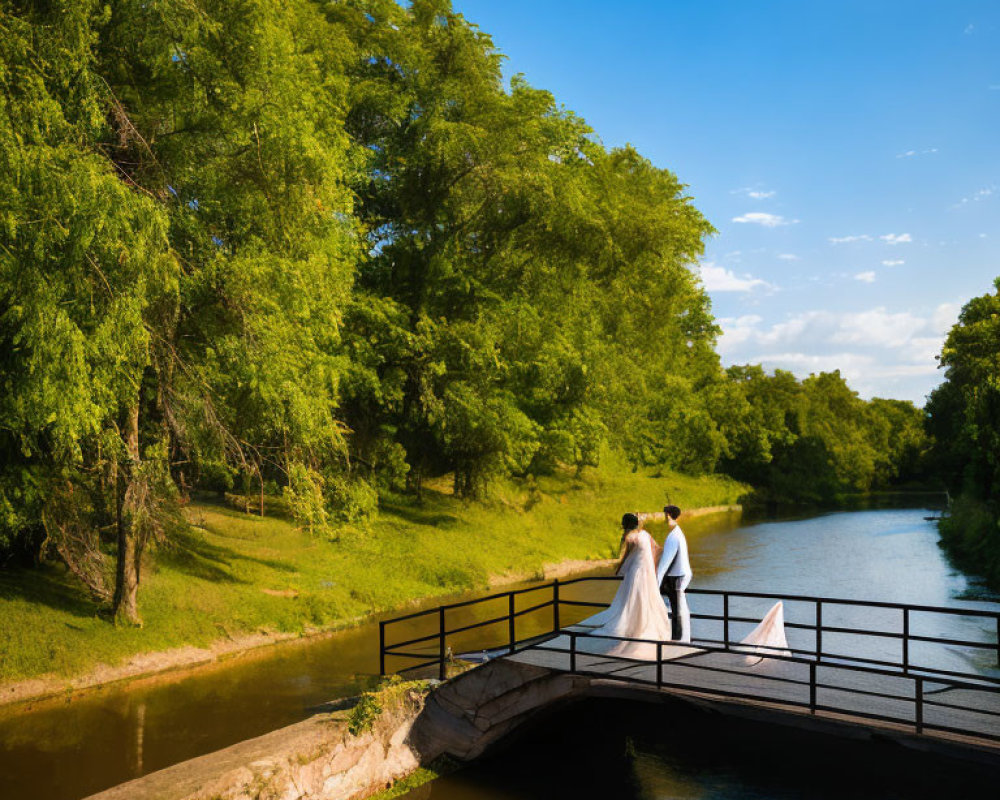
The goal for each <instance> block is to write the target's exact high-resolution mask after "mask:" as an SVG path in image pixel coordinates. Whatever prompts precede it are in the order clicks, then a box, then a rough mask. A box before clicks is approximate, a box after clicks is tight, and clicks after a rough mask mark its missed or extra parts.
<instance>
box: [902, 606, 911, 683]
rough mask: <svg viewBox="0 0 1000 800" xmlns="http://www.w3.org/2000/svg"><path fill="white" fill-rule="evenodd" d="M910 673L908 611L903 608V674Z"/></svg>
mask: <svg viewBox="0 0 1000 800" xmlns="http://www.w3.org/2000/svg"><path fill="white" fill-rule="evenodd" d="M909 671H910V609H909V607H908V606H903V672H909Z"/></svg>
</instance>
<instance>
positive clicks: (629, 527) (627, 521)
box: [622, 512, 639, 531]
mask: <svg viewBox="0 0 1000 800" xmlns="http://www.w3.org/2000/svg"><path fill="white" fill-rule="evenodd" d="M622 527H623V528H624V529H625V530H626V531H634V530H635V529H636V528H638V527H639V517H637V516H636V515H635V514H633V513H631V512H629V513H628V514H625V515H623V516H622Z"/></svg>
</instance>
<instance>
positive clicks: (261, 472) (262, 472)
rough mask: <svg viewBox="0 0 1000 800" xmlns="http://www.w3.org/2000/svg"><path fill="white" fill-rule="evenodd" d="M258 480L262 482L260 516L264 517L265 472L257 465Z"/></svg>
mask: <svg viewBox="0 0 1000 800" xmlns="http://www.w3.org/2000/svg"><path fill="white" fill-rule="evenodd" d="M257 480H258V481H260V515H261V516H262V517H263V516H264V471H263V470H262V469H261V468H260V464H258V465H257Z"/></svg>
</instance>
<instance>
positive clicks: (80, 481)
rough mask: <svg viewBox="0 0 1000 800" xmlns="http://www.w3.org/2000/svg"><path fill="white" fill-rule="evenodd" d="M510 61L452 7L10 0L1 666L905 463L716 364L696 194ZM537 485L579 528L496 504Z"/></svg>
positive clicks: (308, 615)
mask: <svg viewBox="0 0 1000 800" xmlns="http://www.w3.org/2000/svg"><path fill="white" fill-rule="evenodd" d="M501 65H502V55H501V54H500V53H499V52H497V50H496V49H495V48H494V47H493V44H492V42H491V40H490V38H489V36H488V35H487V34H486V33H484V32H482V31H481V30H479V29H478V28H477V27H476V26H474V25H472V24H470V23H469V22H467V21H466V20H465V19H464V18H463V17H462V16H460V15H458V14H455V13H454V12H453V11H452V9H451V7H450V4H449V3H448V2H447V0H414V2H412V3H409V4H408V5H406V6H405V7H404V6H402V5H399V4H397V3H395V2H391V0H341V1H340V2H333V1H332V0H331V2H316V1H314V0H242V2H239V3H233V2H228V1H226V2H224V1H223V0H141V1H140V0H107V1H105V2H97V1H96V0H53V1H52V2H47V3H35V2H22V3H13V4H5V5H4V6H3V9H2V10H0V87H2V90H3V91H2V92H0V386H2V387H3V388H2V391H0V564H2V567H0V586H2V587H3V589H2V591H3V597H2V598H0V602H2V603H3V605H4V608H3V611H4V612H7V613H4V614H3V615H2V619H3V623H2V628H0V642H2V643H3V644H2V646H3V647H5V648H6V650H5V658H4V662H3V667H2V669H3V670H4V674H5V675H7V676H8V677H13V676H19V675H30V674H35V673H36V672H38V671H39V670H41V669H43V667H44V666H45V663H46V659H48V665H49V666H50V667H53V668H55V669H59V670H64V671H68V670H73V669H79V668H82V667H84V666H85V665H86V664H87V663H91V662H93V661H94V660H95V659H98V658H105V659H108V660H112V661H113V660H114V659H116V658H121V657H123V656H124V655H125V654H127V653H131V652H137V651H140V650H144V649H151V648H162V647H167V646H172V645H174V644H178V643H182V642H205V641H207V640H208V639H210V638H212V637H215V636H218V635H220V630H219V627H217V625H216V623H218V625H221V626H223V628H224V631H223V632H225V631H227V630H229V629H228V628H226V627H225V626H228V625H232V626H233V627H234V628H235V629H236V630H251V629H253V628H254V626H257V625H273V626H277V627H279V628H283V629H284V628H288V627H292V628H294V627H295V626H301V625H306V624H326V623H327V622H329V621H331V620H333V619H342V618H345V617H348V616H351V615H353V614H356V613H361V612H363V611H366V610H370V609H372V608H375V607H384V606H385V605H387V604H391V603H393V602H396V601H399V600H403V599H407V598H409V597H413V596H417V595H419V594H421V593H428V592H435V591H441V590H450V589H457V588H465V587H468V586H471V585H477V584H481V583H482V582H483V581H484V580H485V576H486V575H487V574H489V573H491V572H503V571H506V570H510V569H515V570H518V569H525V568H530V567H532V566H534V565H537V564H538V563H540V561H541V559H543V558H559V557H564V558H565V557H585V556H588V555H591V554H593V553H600V554H605V550H606V547H607V545H606V544H602V545H600V546H598V539H600V541H602V542H606V539H604V538H601V537H605V536H606V533H605V531H606V525H607V520H609V519H614V518H616V517H617V515H618V514H620V513H621V510H622V507H623V505H626V506H634V505H635V504H636V503H637V502H638V501H639V500H643V499H644V498H645V499H648V501H649V503H648V504H649V505H650V506H651V507H658V506H660V505H662V501H663V487H664V486H665V485H668V484H670V482H671V481H677V482H679V484H683V485H689V486H690V487H693V486H697V485H703V486H705V487H711V486H713V485H717V486H718V491H717V492H716V491H715V490H706V492H707V494H712V495H713V496H712V497H711V498H707V497H704V498H702V497H699V496H698V492H697V491H694V490H693V489H690V488H689V489H685V490H684V491H678V492H677V493H676V494H675V495H674V500H675V501H677V502H682V503H684V504H685V505H688V506H691V505H703V504H706V503H707V504H713V503H715V502H717V501H719V500H732V499H734V497H733V496H732V494H733V486H734V485H735V484H733V483H732V482H731V481H726V480H724V479H721V478H713V477H711V476H712V475H713V474H717V473H724V474H727V475H730V476H732V477H733V478H734V479H736V480H739V481H742V482H744V483H747V484H751V485H753V486H754V487H755V488H756V489H757V491H758V493H759V494H760V495H761V496H763V497H765V498H770V499H782V500H787V499H792V500H799V501H810V502H815V501H831V500H834V499H836V498H837V497H838V496H839V495H841V494H843V493H848V492H863V491H867V490H870V489H873V488H884V487H886V486H892V485H899V484H903V483H909V482H914V481H926V480H927V478H928V473H927V461H926V454H927V451H928V448H929V447H930V446H931V445H930V439H929V437H928V434H927V432H926V430H925V427H924V414H923V411H922V410H921V409H918V408H916V407H915V406H914V405H913V404H911V403H905V402H901V401H894V400H880V399H875V400H871V401H864V400H862V399H860V398H859V397H858V396H857V394H856V393H855V392H853V391H852V390H851V389H850V388H849V387H848V385H847V384H846V382H845V381H844V379H843V378H842V377H841V375H840V374H839V373H838V372H832V373H822V374H819V375H814V376H811V377H809V378H807V379H805V380H798V379H797V378H795V376H793V375H792V374H791V373H787V372H782V371H780V370H779V371H777V372H775V373H773V374H768V373H766V372H765V371H764V370H763V369H761V368H760V367H759V366H755V365H745V366H735V367H730V368H728V369H724V368H723V367H722V366H721V364H720V360H719V357H718V355H717V353H716V350H715V343H716V339H717V337H718V335H719V333H720V330H719V328H718V326H717V325H716V323H715V320H714V318H713V316H712V314H711V306H710V303H709V299H708V296H707V295H706V293H705V291H704V288H703V286H702V285H701V282H700V280H699V278H698V271H697V259H698V257H699V256H700V255H701V254H702V252H703V247H704V241H705V239H706V238H707V237H708V236H710V235H711V234H712V233H713V228H712V226H711V224H710V223H709V221H708V220H706V219H705V218H704V217H703V216H702V214H701V213H700V212H699V211H698V210H697V208H696V207H695V206H694V203H693V198H691V197H690V196H689V195H688V193H687V192H686V187H685V186H684V184H682V183H681V182H680V180H679V179H678V178H677V176H676V175H675V174H674V173H672V172H671V171H669V170H667V169H662V168H658V167H655V166H654V165H653V164H651V163H650V162H649V161H648V160H647V159H645V158H643V157H642V156H641V155H640V154H639V153H637V152H636V151H635V150H634V149H633V148H631V147H624V148H612V149H609V148H606V147H605V146H604V145H603V144H602V143H601V142H600V140H599V138H598V137H597V136H596V135H595V133H594V132H593V131H591V129H590V128H589V127H588V126H587V125H586V123H585V122H584V121H583V120H582V119H581V118H580V117H579V116H577V115H576V114H574V113H572V112H571V111H569V110H567V109H565V108H563V107H562V106H561V105H559V104H558V102H557V101H556V99H555V98H554V97H553V96H552V95H551V94H549V93H548V92H546V91H543V90H540V89H537V88H534V87H532V86H531V85H530V84H529V83H528V82H527V81H526V80H525V79H524V78H523V77H522V76H515V77H514V78H513V79H512V80H511V81H510V83H509V85H504V83H503V80H502V74H501ZM612 468H614V469H617V470H619V471H620V472H622V473H623V474H624V475H626V476H633V477H634V476H638V477H635V480H636V481H638V482H639V483H642V481H645V480H646V478H645V477H643V476H648V475H651V474H653V473H655V472H660V473H662V474H663V475H666V476H670V477H669V478H665V479H661V482H660V488H659V489H658V490H657V491H656V492H653V491H652V490H649V491H648V492H647V490H646V489H642V488H640V487H639V486H638V484H637V485H636V486H632V485H630V484H628V483H627V481H626V482H625V483H622V484H621V485H620V486H619V488H624V489H627V491H622V492H619V493H617V494H615V493H608V494H607V495H606V496H605V495H604V494H602V493H601V492H600V491H598V490H597V488H596V487H597V486H598V485H600V482H601V481H605V482H608V481H612V479H611V478H610V477H609V475H610V470H611V469H612ZM631 470H636V472H635V473H634V474H633V473H632V472H631ZM697 476H708V477H702V478H699V477H697ZM441 480H446V481H448V482H449V484H450V496H449V498H448V499H443V498H442V497H441V495H440V493H439V492H438V491H436V490H435V491H431V490H430V489H429V488H428V487H429V486H431V487H434V486H438V483H439V482H440V481H441ZM622 480H623V481H625V480H626V479H625V478H622ZM629 480H631V478H629ZM699 480H700V481H704V482H706V483H703V484H698V483H697V482H698V481H699ZM594 481H597V483H594ZM686 481H694V483H692V484H685V483H684V482H686ZM559 482H568V483H569V484H573V482H580V483H581V485H583V486H587V487H589V488H588V489H586V490H581V491H583V492H584V494H586V492H590V495H589V499H587V500H586V502H583V497H584V496H583V495H575V496H573V497H574V502H576V501H577V500H580V501H581V505H580V509H582V510H579V511H578V510H577V509H576V508H574V514H578V515H579V516H577V517H575V520H576V522H577V524H576V525H575V526H574V527H573V528H572V534H571V533H570V528H565V529H563V528H560V527H559V524H556V523H553V522H552V521H551V520H548V521H547V522H546V524H545V526H540V527H538V528H534V529H532V528H531V527H530V526H529V527H527V528H524V527H518V526H519V525H521V523H520V522H518V523H517V524H516V525H515V524H514V523H508V522H506V521H505V520H507V519H508V517H507V516H505V515H507V514H508V510H506V507H505V506H504V504H503V499H504V498H505V497H506V498H508V499H509V498H510V497H511V496H514V495H518V494H524V495H525V496H526V497H528V495H530V498H529V499H528V500H525V501H524V502H527V503H528V504H529V505H530V504H531V503H532V502H535V501H536V500H538V499H539V498H544V497H546V496H547V495H546V490H545V489H544V488H539V487H545V486H550V487H551V486H552V485H556V484H558V483H559ZM642 485H644V486H645V485H646V484H642ZM515 486H516V487H520V488H518V489H516V490H515V489H512V488H511V487H515ZM531 487H535V488H531ZM198 492H216V493H220V492H228V493H229V494H231V495H232V494H235V495H238V496H239V497H241V498H242V501H241V502H242V504H243V506H244V508H245V509H246V510H247V512H248V514H249V513H250V512H254V513H256V514H257V515H258V517H260V516H263V515H264V514H265V513H268V512H267V505H268V500H267V498H268V497H273V496H280V497H281V498H282V500H283V503H284V504H285V507H287V509H288V511H289V513H290V514H291V517H292V519H293V520H294V526H295V527H294V528H293V527H291V526H289V525H288V524H286V522H285V521H283V520H279V519H274V518H272V517H270V516H267V517H265V518H264V519H259V518H258V519H253V518H252V517H251V516H246V517H240V516H239V515H237V514H235V513H234V512H232V511H222V510H219V509H217V508H211V507H208V506H199V505H197V504H194V505H188V506H187V508H188V510H184V506H185V504H187V503H189V501H190V498H191V497H192V496H195V497H197V496H198V494H197V493H198ZM512 492H513V495H512ZM685 492H688V493H687V494H685ZM713 493H714V494H713ZM654 495H655V496H654ZM612 500H613V501H614V502H612ZM484 501H485V504H484ZM512 502H513V503H514V505H515V506H520V507H522V508H523V505H524V502H522V500H515V501H512ZM442 503H444V504H446V506H447V509H448V510H447V511H446V512H442V511H440V510H439V505H440V504H442ZM477 503H478V504H479V505H477ZM588 503H589V505H588ZM545 508H546V505H545V503H543V502H540V503H539V505H538V509H534V510H532V511H531V512H530V513H529V514H527V515H526V516H525V517H524V518H526V519H532V520H535V519H543V518H544V514H545V512H544V509H545ZM598 512H600V513H598ZM438 514H440V515H443V516H440V517H435V515H438ZM415 518H417V519H424V520H430V521H432V522H433V520H435V519H438V520H439V522H440V523H441V524H429V525H427V526H425V527H422V528H421V529H420V530H421V531H422V533H420V535H411V534H412V531H411V530H410V528H411V527H412V525H414V524H416V523H414V522H413V521H412V520H413V519H415ZM452 518H454V519H455V520H456V521H455V522H454V523H452V521H451V520H452ZM516 518H517V519H522V517H516ZM571 518H572V517H571ZM512 519H513V518H512ZM199 520H204V523H205V524H204V525H203V526H202V527H198V521H199ZM192 521H194V523H195V526H194V527H192ZM550 523H552V524H550ZM584 528H587V530H584ZM473 530H476V531H478V534H479V535H476V536H475V538H474V539H473V538H472V536H465V534H464V533H463V532H470V531H473ZM516 531H521V533H517V532H516ZM560 531H563V532H562V533H560ZM526 532H529V533H531V535H530V536H529V535H527V533H526ZM213 537H215V538H213ZM257 537H260V538H261V539H263V540H265V541H268V540H270V541H272V544H271V545H270V547H271V551H268V548H267V547H264V548H263V549H260V550H258V551H257V552H255V553H254V554H252V555H246V556H244V555H241V553H242V551H241V549H240V548H242V547H244V546H246V547H249V548H250V549H251V550H253V548H254V547H255V545H253V544H252V542H253V541H254V540H255V539H256V538H257ZM463 537H464V538H463ZM611 538H614V537H611ZM473 541H474V544H475V546H470V542H473ZM281 542H284V543H285V544H281ZM289 542H297V543H298V544H295V545H288V543H289ZM286 545H288V547H289V551H288V552H286V553H285V554H284V555H282V554H281V552H280V551H282V550H283V549H284V548H285V546H286ZM484 545H485V546H484ZM274 550H277V551H279V552H278V556H277V557H276V556H275V553H274V552H273V551H274ZM292 551H295V552H294V553H292ZM400 553H405V554H406V557H405V559H404V560H402V561H401V557H400V555H399V554H400ZM230 554H235V555H233V556H232V557H230ZM379 554H381V555H379ZM220 563H222V564H223V566H219V564H220ZM289 564H291V568H289ZM411 566H412V570H414V571H410V570H411ZM60 569H61V570H63V571H64V574H61V575H60V574H59V573H58V570H60ZM293 570H294V571H295V574H298V575H300V577H301V578H302V581H303V582H302V583H301V584H295V583H294V581H293V578H292V577H291V576H292V575H293ZM393 570H396V571H397V573H399V575H400V577H399V578H396V577H394V573H393ZM421 570H423V572H421ZM234 573H237V574H236V576H235V577H234ZM321 573H322V575H323V577H322V578H320V574H321ZM227 576H228V577H227ZM310 580H312V581H313V583H312V584H310V583H309V581H310ZM320 580H323V581H328V582H330V583H331V587H329V592H327V593H326V594H323V593H321V592H320V591H319V590H318V589H317V586H316V582H317V581H320ZM140 582H141V586H142V592H141V593H140V591H139V587H140ZM262 588H268V589H273V590H274V591H279V592H280V591H286V590H287V591H293V592H298V593H299V601H300V602H299V603H298V605H297V608H298V609H299V610H298V611H296V612H294V613H292V614H291V616H285V615H286V614H287V613H288V612H286V610H284V609H285V608H286V607H287V606H290V605H291V604H289V603H287V602H286V598H281V597H274V596H271V595H267V594H264V593H263V592H262V591H260V590H261V589H262ZM240 592H245V594H240ZM250 598H253V599H252V600H251V599H250ZM199 604H200V605H199ZM241 607H243V608H245V609H246V610H245V611H243V610H240V609H241ZM84 608H85V609H87V611H86V613H80V609H84ZM261 609H267V610H261ZM279 609H281V610H279ZM35 611H37V612H38V613H37V614H35V613H34V612H35ZM95 611H99V612H100V613H101V614H102V616H101V617H99V618H95V617H94V612H95ZM54 614H69V615H71V616H73V621H72V622H69V620H68V619H66V620H64V622H65V623H67V624H64V625H63V626H62V627H60V626H59V625H54V626H53V627H48V628H47V627H46V625H45V624H43V621H44V620H46V619H49V620H52V619H55V617H53V616H51V615H54ZM29 620H30V623H29ZM112 621H113V622H114V623H115V624H114V625H112V624H111V622H112ZM143 621H145V623H146V624H145V626H144V627H141V628H139V627H137V626H140V625H141V624H142V622H143ZM74 626H75V627H74ZM76 627H83V628H85V630H86V631H88V634H87V636H84V637H80V638H74V637H75V636H76ZM70 632H72V633H70ZM77 651H79V652H77Z"/></svg>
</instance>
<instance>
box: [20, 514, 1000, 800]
mask: <svg viewBox="0 0 1000 800" xmlns="http://www.w3.org/2000/svg"><path fill="white" fill-rule="evenodd" d="M929 513H930V512H928V511H927V510H926V509H923V508H911V509H888V510H872V511H851V512H838V513H829V514H821V515H815V516H811V517H807V518H803V519H797V520H783V521H766V520H765V521H757V522H754V521H747V520H742V519H741V518H740V516H739V515H738V514H727V515H718V516H716V517H706V518H701V519H695V520H692V521H691V523H690V524H689V525H687V526H685V527H686V530H687V533H688V539H689V543H690V549H691V557H692V562H693V565H694V569H695V572H696V577H695V584H694V585H695V586H699V587H702V588H723V587H725V588H728V589H732V590H746V591H772V592H784V593H789V594H808V595H826V596H833V597H847V598H857V599H865V600H888V601H896V602H912V603H920V604H926V605H947V606H964V607H977V606H979V607H981V606H982V605H983V604H992V602H995V601H996V600H997V599H998V598H997V597H996V596H994V595H991V594H990V593H988V592H986V591H985V590H984V589H982V588H981V587H979V586H978V585H977V584H976V583H975V582H974V581H972V580H971V579H970V578H968V577H966V576H965V575H963V574H962V573H961V572H959V571H958V570H956V569H955V568H954V567H953V566H952V565H951V564H950V563H949V561H948V560H947V559H946V557H945V556H944V554H943V553H942V551H941V550H940V548H939V547H938V545H937V531H936V528H935V526H934V523H933V522H929V521H927V520H926V519H925V517H926V516H927V515H928V514H929ZM610 535H614V534H613V533H612V534H610ZM584 586H588V585H586V584H585V585H584ZM602 591H606V588H605V587H602V586H600V585H598V586H594V587H592V588H587V589H580V590H579V592H586V593H587V594H586V595H582V594H579V593H578V594H577V596H587V597H597V596H600V593H601V592H602ZM437 602H439V601H438V600H435V601H434V604H435V605H436V604H437ZM692 605H694V604H692ZM993 607H995V606H993ZM747 611H748V614H752V613H757V609H755V608H754V609H751V608H749V607H748V609H747ZM474 613H482V614H487V615H488V614H493V613H495V609H490V608H483V609H479V610H477V611H476V612H474ZM803 613H805V612H803ZM549 614H550V615H551V611H549ZM794 614H795V611H794V609H792V608H789V610H788V616H789V619H794ZM549 619H551V617H549ZM565 621H571V620H566V619H564V622H565ZM456 624H460V620H456ZM523 624H524V627H525V629H526V630H524V631H519V635H523V634H524V633H531V632H532V628H533V627H535V628H537V629H538V630H539V631H540V630H542V629H543V628H544V625H545V621H544V620H532V619H529V618H523ZM928 624H929V625H931V628H934V629H940V630H941V631H944V630H947V631H948V632H950V633H954V634H955V635H956V636H958V638H970V639H983V640H989V639H990V637H991V636H992V635H993V634H992V632H991V631H988V630H985V629H983V628H980V627H977V625H976V623H974V622H970V621H968V620H965V619H954V620H953V619H951V618H941V619H939V620H937V621H931V622H929V623H928ZM942 626H961V630H960V631H959V630H957V629H955V628H950V627H942ZM485 633H486V635H488V633H489V632H488V631H487V632H485ZM696 634H697V629H696ZM377 641H378V634H377V627H376V625H375V624H374V623H368V624H365V625H361V626H359V627H356V628H352V629H350V630H346V631H342V632H340V633H337V634H333V635H331V636H327V637H321V638H315V639H312V640H305V641H302V642H295V643H288V644H283V645H280V646H277V647H274V648H270V649H268V650H266V651H263V652H258V653H254V654H249V655H246V656H242V657H237V658H234V659H231V660H229V661H228V662H223V663H220V664H215V665H212V666H209V667H201V668H198V669H196V670H192V671H188V672H178V673H175V674H172V675H170V676H167V677H158V678H155V679H148V680H142V681H135V682H132V683H129V684H125V685H121V686H112V687H108V688H105V689H101V690H97V691H93V692H89V693H85V694H82V695H79V696H68V697H67V698H65V699H64V700H61V701H45V702H41V703H37V704H34V706H33V707H30V708H24V707H21V708H14V709H8V710H6V711H3V712H0V798H3V800H8V799H10V800H13V799H14V798H17V800H21V798H29V797H30V798H34V799H35V800H77V799H78V798H80V797H83V796H86V795H88V794H90V793H93V792H96V791H100V790H101V789H103V788H107V787H109V786H113V785H115V784H117V783H120V782H123V781H126V780H129V779H131V778H133V777H137V776H139V775H142V774H145V773H148V772H151V771H154V770H157V769H161V768H163V767H166V766H169V765H170V764H174V763H177V762H178V761H182V760H185V759H188V758H192V757H194V756H197V755H200V754H203V753H207V752H211V751H213V750H216V749H219V748H222V747H226V746H228V745H230V744H233V743H234V742H237V741H241V740H243V739H247V738H250V737H253V736H257V735H260V734H262V733H265V732H267V731H270V730H273V729H275V728H278V727H281V726H283V725H288V724H290V723H293V722H296V721H298V720H301V719H303V718H305V717H306V716H308V715H309V714H310V713H313V710H314V709H315V708H316V707H317V706H320V705H321V704H322V703H324V702H326V701H329V700H332V699H334V698H337V697H343V696H348V695H352V694H356V693H357V692H358V691H360V690H362V689H363V688H365V687H367V686H369V685H370V684H371V681H372V679H373V674H374V673H376V672H377V670H378V658H377V655H378V654H377ZM477 644H480V643H479V642H477V641H475V640H474V639H470V640H467V641H463V642H462V643H461V648H473V647H475V646H476V645H477ZM482 644H485V642H482ZM458 649H459V646H457V645H456V651H458ZM930 657H933V658H937V657H938V655H936V654H931V656H930ZM943 657H947V658H961V659H963V664H964V665H965V668H968V659H967V658H966V657H964V656H958V655H955V654H946V655H945V656H943ZM973 666H974V667H978V668H981V669H982V670H984V671H990V670H991V669H992V667H993V659H992V658H991V657H987V656H984V657H983V658H982V659H981V661H979V662H976V663H973ZM444 786H445V784H442V788H440V789H435V791H443V790H444V788H443V787H444ZM424 791H427V790H424ZM458 796H459V795H454V797H458ZM461 796H462V797H470V798H471V797H477V798H478V797H483V798H486V797H492V796H493V795H488V794H482V795H477V794H471V795H461ZM503 796H508V795H503ZM509 796H511V797H520V796H521V795H517V794H514V795H509ZM635 796H639V795H635ZM683 796H685V797H686V796H688V795H683ZM691 796H692V797H694V796H697V797H705V798H708V797H713V798H714V797H715V796H716V795H711V794H701V795H691ZM719 796H722V795H719ZM726 796H727V797H728V796H729V795H726ZM733 796H734V797H735V796H737V795H733ZM739 796H740V797H743V796H744V795H739ZM745 796H746V797H751V796H754V795H745ZM435 797H437V795H435Z"/></svg>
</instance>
